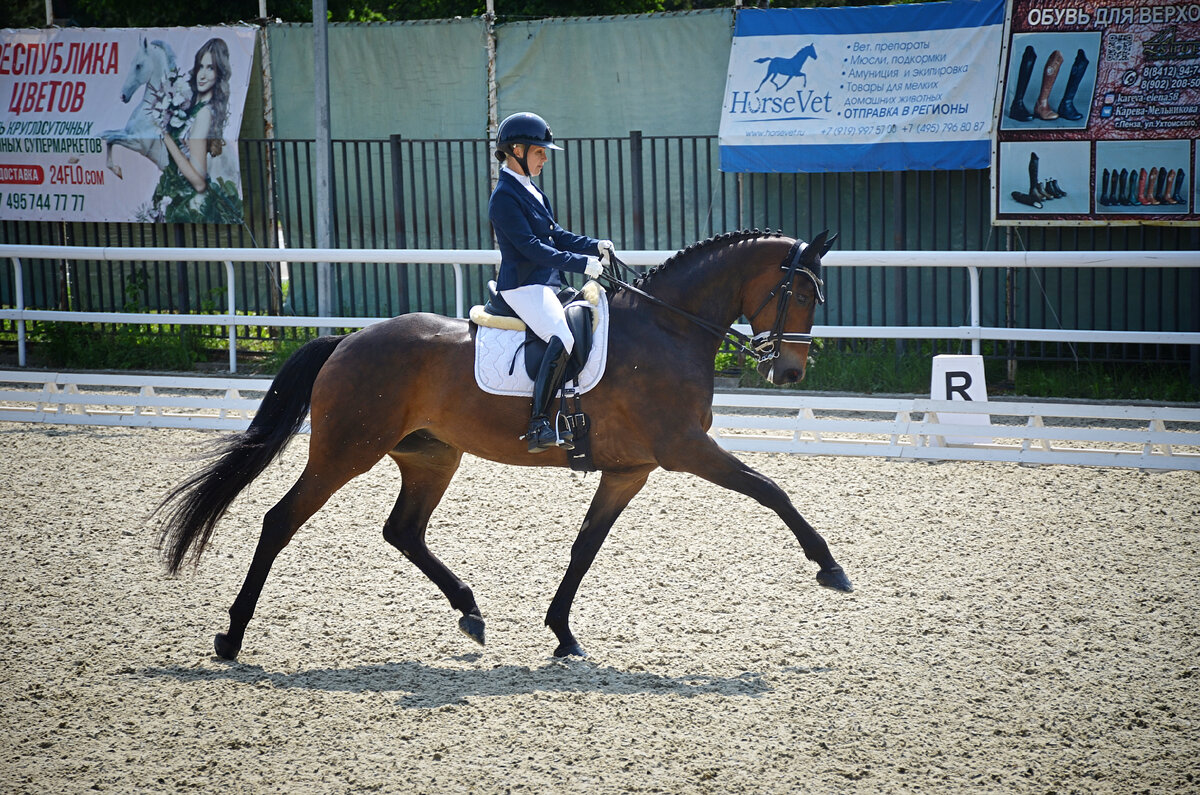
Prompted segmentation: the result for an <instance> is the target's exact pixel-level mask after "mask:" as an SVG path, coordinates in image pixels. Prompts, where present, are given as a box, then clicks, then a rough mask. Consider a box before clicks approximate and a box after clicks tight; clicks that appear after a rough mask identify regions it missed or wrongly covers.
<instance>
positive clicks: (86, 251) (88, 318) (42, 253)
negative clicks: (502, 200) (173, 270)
mask: <svg viewBox="0 0 1200 795" xmlns="http://www.w3.org/2000/svg"><path fill="white" fill-rule="evenodd" d="M674 253H675V252H673V251H622V252H621V258H622V259H623V260H624V261H625V262H627V263H629V264H630V265H658V264H661V263H662V262H663V261H665V260H666V259H667V258H668V257H669V256H671V255H672V254H674ZM0 256H2V257H7V258H8V259H10V260H11V262H12V267H13V274H14V279H15V282H16V298H17V301H16V307H15V308H13V309H0V319H4V320H12V321H15V322H16V324H17V360H18V364H19V365H20V366H21V367H24V366H25V364H26V338H25V331H26V329H25V324H26V323H28V322H30V321H53V322H60V323H170V324H178V325H206V326H227V327H228V329H229V372H230V373H236V372H237V340H236V333H235V329H236V327H237V326H302V327H311V328H327V327H339V328H362V327H364V326H369V325H371V324H372V323H378V322H379V321H381V320H384V319H385V318H377V317H333V316H321V317H310V316H294V315H246V314H238V311H239V310H238V293H237V280H236V279H235V278H234V265H235V263H238V264H244V265H252V264H254V263H263V262H280V261H287V262H319V263H324V262H327V263H331V264H333V265H337V264H344V263H355V262H367V263H422V264H433V265H445V266H447V267H450V268H452V269H453V270H454V287H455V312H456V314H457V316H458V317H465V316H466V311H467V307H466V305H465V301H466V296H465V295H464V281H465V280H464V278H463V273H464V272H463V268H464V266H474V267H495V266H497V265H498V264H499V262H500V255H499V253H498V252H496V251H492V250H488V249H462V250H458V249H456V250H442V249H394V250H381V249H288V250H280V249H261V248H136V247H114V246H103V247H89V246H30V245H16V244H3V245H0ZM31 259H69V260H89V261H118V262H174V261H179V262H223V263H224V264H225V276H226V279H225V290H226V307H225V311H224V312H221V313H212V314H170V313H135V312H58V311H51V310H34V309H27V308H26V307H25V289H24V284H25V277H24V265H23V263H24V262H25V261H27V260H31ZM822 261H823V264H824V265H826V266H827V267H831V268H845V267H863V266H870V267H883V268H901V267H908V268H914V267H925V268H963V269H965V270H966V271H967V274H968V277H969V285H970V318H969V321H968V323H967V324H966V325H961V326H945V327H943V326H816V327H814V328H813V334H814V336H817V337H824V338H844V339H855V338H857V339H861V338H874V339H958V340H970V341H971V346H972V352H973V353H979V351H980V343H981V341H982V340H1018V341H1046V342H1097V343H1123V342H1129V343H1141V344H1169V345H1200V333H1196V332H1192V333H1182V332H1168V331H1163V332H1158V331H1097V330H1089V329H1013V328H998V327H989V326H983V325H982V322H981V312H980V306H981V302H980V283H979V272H980V269H981V268H1131V267H1139V268H1141V267H1145V268H1194V267H1196V253H1195V252H1187V251H1101V252H1097V251H1077V252H1007V251H971V252H961V251H960V252H954V251H833V252H830V253H829V254H828V255H826V256H825V257H824V258H823V259H822ZM477 297H478V296H477ZM742 330H744V329H742Z"/></svg>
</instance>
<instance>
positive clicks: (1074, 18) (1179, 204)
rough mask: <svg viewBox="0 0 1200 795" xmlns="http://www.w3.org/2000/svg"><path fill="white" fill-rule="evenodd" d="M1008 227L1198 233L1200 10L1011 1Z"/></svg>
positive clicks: (1003, 180)
mask: <svg viewBox="0 0 1200 795" xmlns="http://www.w3.org/2000/svg"><path fill="white" fill-rule="evenodd" d="M999 117H1000V124H999V128H998V130H997V144H996V148H995V151H994V155H993V157H994V160H993V164H992V209H993V218H994V220H995V222H996V223H999V224H1010V225H1019V224H1029V225H1039V224H1040V225H1048V224H1100V223H1103V224H1112V223H1146V222H1150V223H1164V224H1171V223H1175V224H1182V225H1198V224H1200V215H1197V207H1196V166H1197V160H1196V138H1197V135H1198V134H1200V3H1195V2H1176V1H1175V0H1013V3H1012V7H1011V11H1010V18H1009V20H1008V24H1007V26H1006V54H1005V77H1004V93H1003V95H1002V96H1001V97H1000V99H999Z"/></svg>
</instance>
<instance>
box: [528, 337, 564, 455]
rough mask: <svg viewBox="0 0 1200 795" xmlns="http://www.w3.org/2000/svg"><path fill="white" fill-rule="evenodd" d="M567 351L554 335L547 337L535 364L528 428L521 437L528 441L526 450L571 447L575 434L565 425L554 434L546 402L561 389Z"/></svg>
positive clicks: (548, 404)
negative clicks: (531, 407) (539, 358)
mask: <svg viewBox="0 0 1200 795" xmlns="http://www.w3.org/2000/svg"><path fill="white" fill-rule="evenodd" d="M570 359H571V354H570V353H568V352H567V349H566V347H565V346H563V343H562V340H560V339H559V338H558V337H551V338H550V343H549V344H548V345H547V346H546V353H545V355H543V356H542V363H541V365H540V366H539V367H538V372H537V378H536V379H535V380H534V382H533V409H532V411H531V412H530V415H529V431H528V433H526V434H525V440H526V441H527V442H528V443H529V452H531V453H540V452H542V451H543V450H549V449H550V448H551V447H554V446H555V445H557V446H558V447H562V448H563V449H565V450H573V449H575V445H574V441H575V436H574V434H572V433H571V430H570V429H569V428H565V429H563V430H562V432H561V433H558V434H556V433H555V430H554V424H553V423H551V422H550V418H549V413H550V404H551V403H553V402H554V396H555V395H557V394H558V390H559V389H561V388H562V382H563V376H564V375H565V374H566V372H567V363H568V362H569V361H570Z"/></svg>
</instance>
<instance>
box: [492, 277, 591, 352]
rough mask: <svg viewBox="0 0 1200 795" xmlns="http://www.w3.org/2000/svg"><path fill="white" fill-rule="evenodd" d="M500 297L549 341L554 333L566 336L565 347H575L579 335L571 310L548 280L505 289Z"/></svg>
mask: <svg viewBox="0 0 1200 795" xmlns="http://www.w3.org/2000/svg"><path fill="white" fill-rule="evenodd" d="M500 297H501V298H503V299H504V300H505V302H506V303H507V304H508V305H509V306H511V307H512V309H513V311H514V312H516V313H517V315H518V316H519V317H520V318H521V320H524V321H525V325H527V326H529V328H530V329H532V330H533V333H534V334H536V335H538V336H539V337H541V338H542V339H543V340H545V341H546V342H549V341H550V338H551V337H558V338H559V339H560V340H562V344H563V347H564V348H566V349H567V353H570V352H571V351H572V350H574V349H575V339H574V337H572V336H571V328H570V327H569V326H568V325H567V313H566V312H564V311H563V308H562V304H560V303H559V302H558V293H557V292H555V290H554V288H553V287H550V286H549V285H545V284H526V285H524V286H522V287H517V288H515V289H512V290H501V291H500Z"/></svg>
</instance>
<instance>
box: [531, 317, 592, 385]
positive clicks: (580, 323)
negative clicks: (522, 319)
mask: <svg viewBox="0 0 1200 795" xmlns="http://www.w3.org/2000/svg"><path fill="white" fill-rule="evenodd" d="M593 314H594V310H593V309H592V307H591V306H589V305H587V304H582V303H576V304H571V305H570V306H568V307H566V315H567V327H568V328H570V329H571V337H572V339H574V340H575V347H574V348H573V349H572V350H571V359H570V361H569V362H568V363H567V374H566V376H565V377H564V379H563V380H564V382H565V381H574V380H576V379H577V378H578V376H579V374H580V373H581V372H583V368H584V367H586V366H587V360H588V356H589V355H591V352H592V343H593V340H594V336H593V335H594V332H595V328H594V325H593ZM546 345H547V344H546V341H545V340H543V339H541V338H540V337H538V336H537V335H536V334H534V333H533V332H532V331H530V330H528V329H526V330H525V343H524V346H523V347H524V349H525V372H526V373H528V374H529V377H530V378H537V371H538V367H540V366H541V364H542V357H543V356H544V355H545V353H546Z"/></svg>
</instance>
